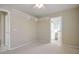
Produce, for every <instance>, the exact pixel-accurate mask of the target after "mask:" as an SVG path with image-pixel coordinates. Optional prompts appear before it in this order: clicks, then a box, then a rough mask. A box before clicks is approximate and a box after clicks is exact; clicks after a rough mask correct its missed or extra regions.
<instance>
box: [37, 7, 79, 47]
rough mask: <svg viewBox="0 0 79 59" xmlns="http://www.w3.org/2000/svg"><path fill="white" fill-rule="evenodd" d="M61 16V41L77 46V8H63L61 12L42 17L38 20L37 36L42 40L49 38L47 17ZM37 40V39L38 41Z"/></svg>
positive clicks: (78, 29)
mask: <svg viewBox="0 0 79 59" xmlns="http://www.w3.org/2000/svg"><path fill="white" fill-rule="evenodd" d="M58 16H62V17H63V19H62V20H63V31H62V35H63V43H65V44H70V45H78V46H79V23H78V22H79V17H78V16H79V9H78V8H75V9H70V10H64V11H62V12H57V13H54V14H52V15H51V16H50V17H49V16H48V17H43V18H41V19H39V21H38V28H39V29H38V32H39V33H38V38H39V40H42V41H45V42H46V41H49V40H50V38H49V37H50V36H49V35H50V31H49V30H50V26H49V21H50V20H49V18H52V17H58ZM39 40H38V41H39Z"/></svg>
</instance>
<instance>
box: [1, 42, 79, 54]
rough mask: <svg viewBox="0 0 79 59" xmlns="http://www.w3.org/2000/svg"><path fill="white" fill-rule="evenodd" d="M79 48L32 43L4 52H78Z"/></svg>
mask: <svg viewBox="0 0 79 59" xmlns="http://www.w3.org/2000/svg"><path fill="white" fill-rule="evenodd" d="M78 53H79V49H78V48H73V47H67V46H61V47H59V46H57V45H54V44H52V43H49V44H32V45H30V46H23V47H20V48H17V49H15V50H9V51H6V52H3V53H2V54H78Z"/></svg>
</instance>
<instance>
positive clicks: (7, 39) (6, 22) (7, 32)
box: [0, 8, 10, 50]
mask: <svg viewBox="0 0 79 59" xmlns="http://www.w3.org/2000/svg"><path fill="white" fill-rule="evenodd" d="M0 11H2V12H5V13H6V15H5V20H4V39H2V40H1V41H4V47H3V46H2V45H3V42H2V43H1V46H2V47H1V49H3V50H4V49H6V50H7V49H9V48H10V11H8V10H6V9H2V8H0Z"/></svg>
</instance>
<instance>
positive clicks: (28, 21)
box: [0, 6, 37, 49]
mask: <svg viewBox="0 0 79 59" xmlns="http://www.w3.org/2000/svg"><path fill="white" fill-rule="evenodd" d="M0 9H4V10H8V11H9V12H10V45H9V46H10V49H15V48H17V47H20V46H23V45H25V44H30V43H32V42H36V21H35V20H36V19H37V18H36V17H33V16H31V15H29V14H26V13H23V12H21V11H19V10H16V9H12V8H9V7H2V6H0Z"/></svg>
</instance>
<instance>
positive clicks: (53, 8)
mask: <svg viewBox="0 0 79 59" xmlns="http://www.w3.org/2000/svg"><path fill="white" fill-rule="evenodd" d="M34 5H35V4H0V6H1V7H6V8H15V9H17V10H20V11H23V12H24V13H28V14H31V15H33V16H36V17H44V16H48V15H50V14H52V13H55V12H59V11H63V10H66V9H70V8H75V7H78V6H79V5H76V4H44V5H45V8H41V9H38V8H33V6H34Z"/></svg>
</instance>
